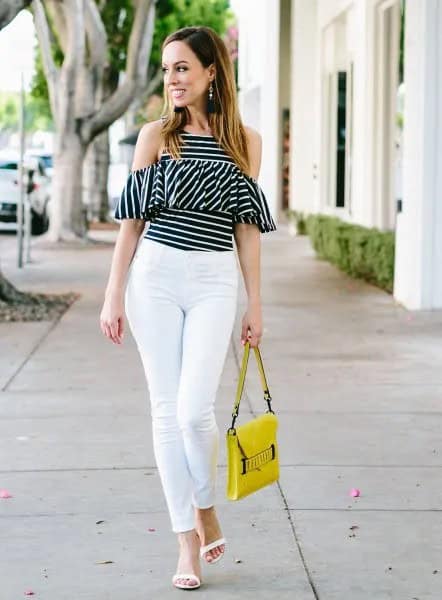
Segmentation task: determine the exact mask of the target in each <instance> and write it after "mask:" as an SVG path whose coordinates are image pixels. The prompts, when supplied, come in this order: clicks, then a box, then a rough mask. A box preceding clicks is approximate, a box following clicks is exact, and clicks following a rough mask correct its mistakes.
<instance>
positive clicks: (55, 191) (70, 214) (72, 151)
mask: <svg viewBox="0 0 442 600" xmlns="http://www.w3.org/2000/svg"><path fill="white" fill-rule="evenodd" d="M55 148H56V151H55V155H54V178H53V183H52V200H51V211H50V213H51V214H50V221H49V231H48V236H47V237H48V239H49V240H50V241H52V242H59V241H62V240H74V239H78V238H85V237H86V234H87V226H86V214H85V209H84V206H83V202H82V194H83V189H82V188H83V186H82V174H83V161H84V157H85V154H86V147H85V145H84V144H82V143H81V141H80V138H79V137H78V135H76V134H74V133H71V134H65V135H63V133H59V132H57V137H56V144H55Z"/></svg>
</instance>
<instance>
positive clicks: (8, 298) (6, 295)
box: [0, 271, 29, 304]
mask: <svg viewBox="0 0 442 600" xmlns="http://www.w3.org/2000/svg"><path fill="white" fill-rule="evenodd" d="M0 301H2V302H6V303H7V304H11V303H13V302H14V303H19V302H23V303H28V302H29V296H28V295H27V294H24V293H23V292H19V291H18V289H17V288H16V287H14V286H13V285H12V283H10V282H9V281H8V280H7V279H6V278H5V276H4V275H3V273H2V272H1V271H0Z"/></svg>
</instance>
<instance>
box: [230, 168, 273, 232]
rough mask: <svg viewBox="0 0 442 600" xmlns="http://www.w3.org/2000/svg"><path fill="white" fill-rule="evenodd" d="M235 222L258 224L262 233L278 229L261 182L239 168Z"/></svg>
mask: <svg viewBox="0 0 442 600" xmlns="http://www.w3.org/2000/svg"><path fill="white" fill-rule="evenodd" d="M236 171H237V189H236V200H237V201H236V205H235V209H234V211H233V222H234V223H248V224H250V225H257V226H258V228H259V231H260V232H261V233H267V232H269V231H275V230H276V224H275V222H274V220H273V218H272V215H271V213H270V209H269V206H268V203H267V200H266V197H265V195H264V192H263V191H262V189H261V187H260V185H259V183H258V182H257V181H256V179H254V178H253V177H250V176H249V175H246V174H245V173H243V172H242V171H240V170H239V169H238V168H237V169H236Z"/></svg>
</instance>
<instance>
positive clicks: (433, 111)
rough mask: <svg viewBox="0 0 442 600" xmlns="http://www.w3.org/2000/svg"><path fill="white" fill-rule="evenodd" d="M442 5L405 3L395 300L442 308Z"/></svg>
mask: <svg viewBox="0 0 442 600" xmlns="http://www.w3.org/2000/svg"><path fill="white" fill-rule="evenodd" d="M441 31H442V3H441V2H440V1H439V0H413V1H412V2H407V14H406V33H405V104H404V156H403V173H404V175H403V212H402V213H401V214H399V215H398V219H397V229H396V267H395V286H394V295H395V298H396V299H397V300H398V301H399V302H400V303H401V304H403V305H404V306H406V307H407V308H409V309H416V310H417V309H435V308H442V41H441V37H440V32H441Z"/></svg>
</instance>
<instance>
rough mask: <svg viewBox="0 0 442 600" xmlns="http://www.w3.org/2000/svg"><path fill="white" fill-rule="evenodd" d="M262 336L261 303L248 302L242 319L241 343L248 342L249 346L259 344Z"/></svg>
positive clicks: (252, 346) (253, 346)
mask: <svg viewBox="0 0 442 600" xmlns="http://www.w3.org/2000/svg"><path fill="white" fill-rule="evenodd" d="M261 336H262V315H261V304H259V303H255V304H249V306H248V308H247V311H246V312H245V314H244V316H243V319H242V329H241V344H242V345H243V346H244V344H245V343H246V342H250V347H251V348H255V347H257V346H259V343H260V341H261Z"/></svg>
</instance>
